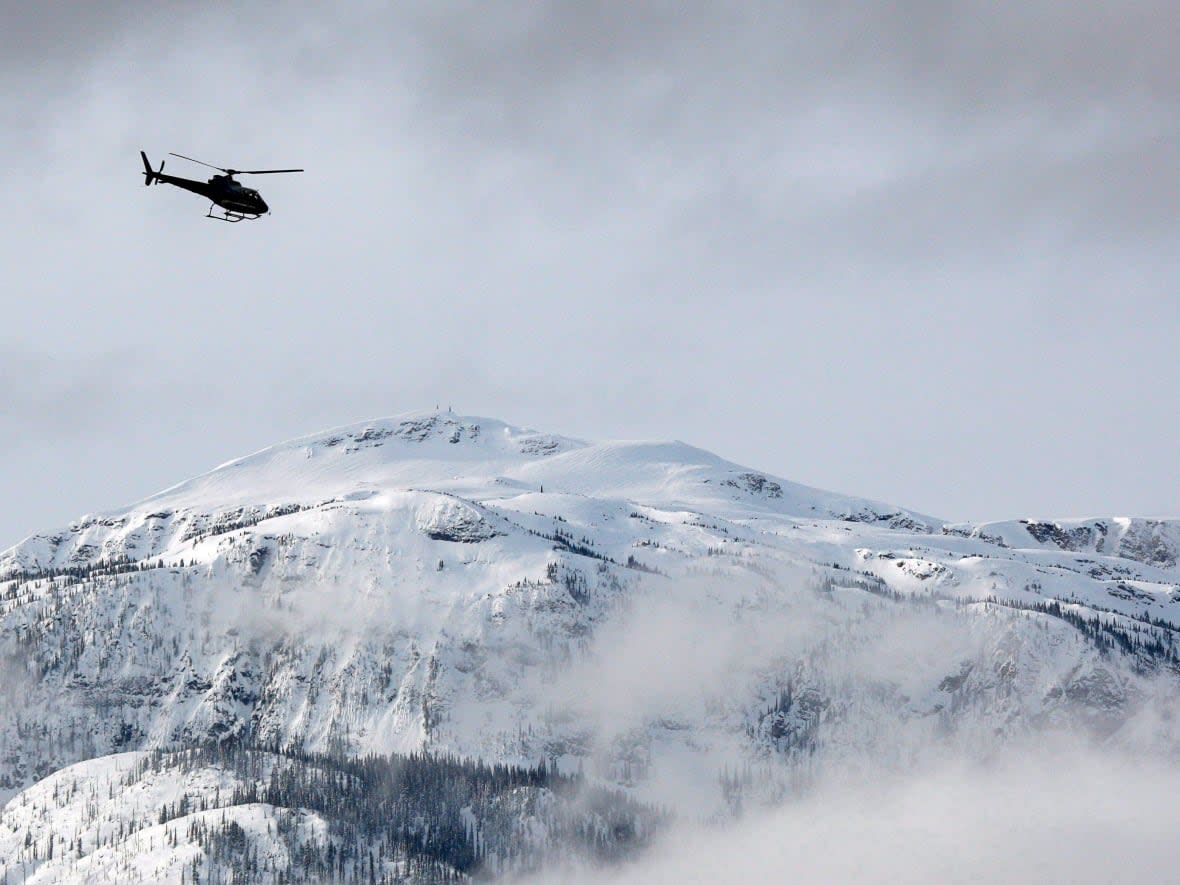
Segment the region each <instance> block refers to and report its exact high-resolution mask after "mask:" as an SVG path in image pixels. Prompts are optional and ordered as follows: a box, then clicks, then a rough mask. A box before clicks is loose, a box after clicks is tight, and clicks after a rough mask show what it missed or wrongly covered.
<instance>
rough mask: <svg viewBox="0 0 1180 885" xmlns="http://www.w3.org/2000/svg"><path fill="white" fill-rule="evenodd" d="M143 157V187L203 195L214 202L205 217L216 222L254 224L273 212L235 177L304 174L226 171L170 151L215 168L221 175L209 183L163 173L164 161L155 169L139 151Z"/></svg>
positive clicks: (275, 171) (256, 192)
mask: <svg viewBox="0 0 1180 885" xmlns="http://www.w3.org/2000/svg"><path fill="white" fill-rule="evenodd" d="M139 155H140V156H141V157H142V158H143V169H144V173H143V183H144V185H145V186H146V185H152V184H160V183H161V182H163V183H164V184H171V185H175V186H176V187H179V188H183V189H184V190H186V191H192V192H193V193H194V194H200V195H201V196H203V197H205V198H206V199H208V200H212V201H213V202H211V203H210V204H209V212H208V214H207V215H206V216H205V217H206V218H213V219H216V220H217V221H230V222H235V223H236V222H239V221H254V220H255V219H258V218H261V217H262V216H263V215H265V214H266V213H267V212H269V211H270V207H269V206H267V205H266V201H265V200H264V199H262V195H261V194H259V193H258V191H256V190H254V189H253V188H249V187H244V186H243V185H242V184H241V183H239V182H237V181H235V180H234V176H235V175H273V174H275V173H278V172H302V171H303V170H302V169H224V168H222V167H221V166H214V165H213V164H212V163H206V162H205V161H203V160H195V159H193V158H192V157H186V156H185V155H184V154H174V153H172V152H171V151H169V152H168V155H169V156H171V157H179V158H180V159H182V160H188V161H189V162H190V163H199V164H200V165H202V166H208V167H209V168H210V169H216V170H217V171H218V172H221V173H223V174H222V175H214V176H213V177H212V178H210V179H209V180H208V181H196V180H194V179H191V178H179V177H177V176H175V175H165V174H164V161H163V160H161V161H160V168H159V169H152V164H151V163H149V162H148V158H147V154H145V153H144V152H143V151H140V152H139ZM214 206H220V207H221V211H222V214H221V215H215V214H214V213H213V207H214Z"/></svg>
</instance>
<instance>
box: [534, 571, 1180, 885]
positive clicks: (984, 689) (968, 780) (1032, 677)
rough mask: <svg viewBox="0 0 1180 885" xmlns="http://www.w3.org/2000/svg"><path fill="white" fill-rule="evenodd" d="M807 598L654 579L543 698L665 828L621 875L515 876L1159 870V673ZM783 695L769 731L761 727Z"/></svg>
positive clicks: (1009, 624) (1175, 710) (1173, 719)
mask: <svg viewBox="0 0 1180 885" xmlns="http://www.w3.org/2000/svg"><path fill="white" fill-rule="evenodd" d="M837 583H838V582H837ZM816 585H817V581H816V578H815V576H814V575H812V576H809V575H807V574H806V572H804V571H803V570H801V569H784V570H783V571H782V572H781V573H779V574H777V575H775V576H774V577H773V578H771V577H769V576H767V575H750V574H748V573H747V574H746V575H744V576H743V575H742V574H741V573H738V572H735V573H733V574H730V575H727V576H725V577H721V576H720V575H709V576H701V577H700V578H699V579H696V580H690V581H687V582H683V583H681V582H665V583H664V584H660V583H659V582H657V583H656V584H654V585H649V587H648V589H647V591H646V593H639V594H637V595H636V596H635V597H634V598H633V599H632V601H631V602H630V603H629V604H628V605H627V606H625V607H624V608H623V609H622V610H620V611H619V612H618V613H617V614H616V615H615V616H614V617H612V618H611V619H610V620H608V622H607V623H605V624H604V625H602V626H601V627H600V628H599V629H598V631H597V632H596V634H595V637H594V640H593V642H592V644H591V651H590V653H589V654H588V655H587V656H586V658H585V659H583V660H582V661H580V662H577V663H575V664H574V666H573V667H572V668H571V669H570V670H569V671H568V672H567V673H566V674H564V676H563V677H562V678H560V679H558V680H557V681H556V682H555V683H554V684H553V685H552V686H551V693H550V695H549V696H548V702H549V703H555V704H559V705H560V704H562V703H564V704H565V705H566V706H567V708H568V709H570V710H574V711H576V712H577V713H578V715H580V716H584V717H587V719H588V720H589V721H591V722H593V723H594V730H595V732H594V733H595V739H596V743H595V750H594V752H595V753H596V754H597V757H598V763H599V769H598V771H599V773H606V772H608V771H610V772H613V773H615V774H617V772H618V768H617V761H618V759H619V758H620V757H627V756H629V757H630V758H632V759H638V760H640V762H641V763H642V765H641V767H642V768H643V771H642V773H641V774H640V775H639V776H637V777H635V778H634V781H633V783H631V785H630V788H629V789H630V792H631V793H632V795H636V796H638V797H640V798H643V799H646V800H648V801H652V802H657V803H659V804H661V805H664V806H665V807H669V808H671V809H673V811H674V812H675V815H676V823H675V824H674V825H673V826H672V827H671V829H670V831H669V832H667V833H666V834H664V835H663V836H662V837H661V839H660V840H659V842H658V844H657V846H656V847H655V848H654V849H653V850H651V851H650V852H649V853H647V854H646V855H645V856H644V857H643V858H641V859H640V860H639V861H638V862H636V863H634V864H631V865H625V866H622V867H619V868H615V869H609V870H587V869H571V868H568V867H563V868H561V869H560V871H556V870H549V871H547V872H546V874H545V875H543V876H540V877H538V878H534V879H529V880H525V881H528V882H549V881H554V882H556V881H573V882H579V883H586V885H615V883H618V885H623V883H640V882H642V883H651V882H669V883H671V882H677V883H680V882H697V881H699V882H716V883H723V885H724V883H749V882H775V881H804V882H807V881H823V882H930V883H936V882H952V881H953V882H976V881H979V882H999V881H1058V882H1111V881H1126V880H1130V879H1135V878H1138V879H1142V880H1156V881H1158V880H1162V879H1165V878H1168V876H1170V875H1171V874H1172V872H1173V871H1174V870H1175V869H1176V868H1177V867H1176V864H1177V863H1178V862H1180V818H1177V816H1176V814H1175V813H1174V806H1175V796H1176V795H1177V791H1178V790H1180V771H1178V770H1177V767H1176V763H1177V761H1180V703H1178V700H1180V698H1178V694H1177V690H1176V686H1175V681H1174V676H1173V675H1172V674H1171V673H1168V672H1164V673H1161V674H1158V675H1150V674H1146V673H1143V672H1138V671H1137V668H1135V667H1133V666H1131V664H1130V663H1129V661H1128V660H1127V659H1122V658H1119V657H1118V656H1117V655H1104V654H1100V653H1099V652H1098V651H1097V650H1096V649H1095V648H1094V647H1093V646H1091V645H1090V644H1089V643H1088V642H1087V641H1086V640H1084V639H1083V638H1082V637H1081V636H1080V634H1078V633H1077V632H1076V631H1075V630H1074V629H1073V628H1072V627H1069V626H1067V625H1065V624H1063V623H1062V622H1060V621H1055V620H1053V619H1051V618H1045V617H1043V616H1039V615H1030V614H1028V613H1020V612H1013V611H1010V610H1003V609H997V608H994V607H988V606H972V607H958V606H954V605H951V604H934V603H922V602H920V601H918V602H917V603H915V602H913V601H911V602H906V603H901V602H898V601H896V600H892V599H884V598H881V597H879V596H874V595H871V594H869V593H865V592H863V591H862V590H858V589H852V588H846V589H840V588H839V587H838V586H837V587H836V588H835V589H829V588H827V587H826V586H825V587H824V588H823V589H819V590H817V589H816ZM788 684H789V685H790V691H791V692H793V694H794V698H795V701H794V703H793V705H791V706H790V707H789V708H788V710H787V711H786V715H785V716H784V717H783V718H781V719H780V720H779V725H778V726H774V724H773V717H769V718H768V717H767V716H765V715H764V713H767V712H768V708H769V706H770V705H771V704H772V702H773V701H774V699H775V697H776V693H777V692H780V691H781V690H782V689H783V687H784V686H786V685H788ZM775 728H777V731H776V730H775ZM612 760H613V761H614V763H615V765H616V767H615V768H614V769H611V768H610V767H609V765H610V763H611V761H612ZM726 777H732V778H733V779H734V781H735V784H736V787H737V788H736V794H730V795H728V796H726V795H724V793H725V791H724V789H723V788H722V785H721V781H722V780H723V778H726Z"/></svg>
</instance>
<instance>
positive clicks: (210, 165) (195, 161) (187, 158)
mask: <svg viewBox="0 0 1180 885" xmlns="http://www.w3.org/2000/svg"><path fill="white" fill-rule="evenodd" d="M168 155H169V156H171V157H180V159H182V160H188V161H189V162H190V163H199V164H200V165H202V166H208V167H209V168H210V169H216V170H217V171H218V172H224V173H226V174H227V175H233V174H234V170H232V169H223V168H221V167H220V166H214V165H213V164H212V163H206V162H205V161H204V160H196V159H194V158H192V157H186V156H185V155H184V154H176V153H173V152H172V151H168Z"/></svg>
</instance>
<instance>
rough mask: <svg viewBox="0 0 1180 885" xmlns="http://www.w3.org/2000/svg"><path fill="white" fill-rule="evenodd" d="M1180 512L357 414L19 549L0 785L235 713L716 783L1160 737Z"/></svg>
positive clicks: (446, 747) (646, 788)
mask: <svg viewBox="0 0 1180 885" xmlns="http://www.w3.org/2000/svg"><path fill="white" fill-rule="evenodd" d="M1178 530H1180V523H1177V522H1175V521H1161V520H1156V521H1144V520H1086V521H1075V522H1056V523H1049V522H1023V523H1022V522H1013V523H997V524H988V525H982V526H944V525H943V524H942V523H941V522H940V521H939V520H936V519H933V518H931V517H928V516H924V515H922V514H918V513H914V512H912V511H909V510H906V509H904V508H900V507H894V506H889V505H885V504H880V503H876V502H872V501H867V500H863V499H858V498H851V497H846V496H842V495H836V494H832V493H828V492H822V491H818V490H813V489H808V488H806V487H803V486H799V485H796V484H793V483H790V482H788V481H786V480H784V479H780V478H776V477H771V476H767V475H765V474H762V473H760V472H758V471H755V470H751V469H748V468H744V467H740V466H737V465H734V464H731V463H729V462H726V461H724V460H722V459H720V458H718V457H716V456H714V455H711V454H709V453H707V452H703V451H701V450H699V449H696V448H693V447H691V446H688V445H684V444H682V443H639V442H612V443H590V442H585V441H581V440H573V439H568V438H565V437H560V436H555V435H550V434H544V433H538V432H535V431H529V430H522V429H519V428H514V427H511V426H509V425H507V424H504V423H502V422H499V421H494V420H490V419H484V418H467V417H459V416H456V415H453V414H450V413H447V412H441V413H439V412H425V413H414V414H410V415H404V416H399V417H396V418H391V419H387V420H382V421H376V422H371V423H368V424H364V425H357V426H355V427H349V428H342V429H339V430H335V431H330V432H327V433H322V434H316V435H313V436H309V437H305V438H303V439H299V440H295V441H292V442H290V443H285V444H282V445H278V446H274V447H272V448H269V449H265V450H263V451H261V452H258V453H256V454H254V455H251V456H248V457H246V458H242V459H239V460H236V461H232V462H230V463H228V464H225V465H222V466H221V467H219V468H217V469H216V470H214V471H211V472H210V473H208V474H205V475H203V476H200V477H197V478H195V479H192V480H189V481H187V482H184V483H182V484H180V485H178V486H175V487H173V488H171V489H168V490H166V491H164V492H161V493H160V494H158V495H155V496H153V497H152V498H150V499H148V500H146V501H144V502H141V503H139V504H136V505H133V506H131V507H128V508H126V509H123V510H120V511H116V512H113V513H109V514H102V515H96V516H90V517H86V518H84V519H82V520H80V521H78V522H77V523H75V524H73V525H71V526H69V527H67V528H66V529H64V530H62V531H61V532H58V533H55V534H53V535H46V536H34V537H32V538H29V539H28V540H26V541H24V542H23V543H21V544H19V545H17V546H16V547H14V548H12V549H10V550H8V551H5V552H4V553H3V554H0V637H3V638H4V641H5V644H4V647H3V652H4V654H5V663H4V664H3V668H4V673H3V675H4V676H5V678H4V679H3V680H0V760H2V762H0V798H3V797H7V796H11V795H13V794H14V793H16V792H17V791H18V790H21V789H23V788H24V787H26V786H28V785H29V784H31V783H33V782H34V781H36V780H38V779H40V778H43V777H45V776H47V775H50V774H51V773H52V772H53V771H55V770H57V769H58V768H61V767H62V766H64V765H67V764H70V763H73V762H77V761H79V760H83V759H89V758H92V757H97V756H102V755H104V754H108V753H113V752H121V751H130V750H135V751H139V750H143V749H145V748H153V747H175V746H186V745H193V744H200V743H202V742H207V741H209V740H224V739H225V738H226V737H231V736H232V737H235V738H239V739H241V740H244V741H247V742H251V743H255V744H264V745H267V746H279V747H289V748H298V749H306V750H316V751H331V752H334V753H339V754H345V755H360V754H365V753H369V752H381V753H384V752H390V751H408V750H414V749H419V748H423V747H425V748H430V749H434V750H440V751H454V752H458V753H462V754H465V755H468V756H471V757H478V758H484V759H492V760H502V761H511V762H518V763H527V764H535V763H536V762H537V760H538V759H542V758H543V759H546V760H548V761H549V763H550V764H552V765H554V766H557V767H559V768H561V769H562V770H563V771H576V770H579V769H580V770H584V771H585V772H586V773H587V775H589V776H590V777H591V778H593V779H597V780H600V781H605V782H610V783H616V784H621V785H625V786H627V787H629V788H630V789H632V790H633V791H634V792H635V794H636V795H637V796H640V797H645V798H652V799H656V800H659V801H661V802H665V803H669V804H671V805H674V806H675V807H678V808H680V809H682V810H685V811H686V812H687V813H690V814H694V815H704V816H707V815H710V814H715V813H724V812H726V810H727V809H729V808H732V807H735V806H736V805H739V804H740V802H741V801H742V799H741V797H742V796H743V795H744V796H745V797H746V800H747V801H748V800H749V799H750V798H751V797H753V796H757V797H759V798H761V799H763V800H767V801H769V800H773V799H774V798H775V797H778V796H782V795H784V794H787V793H790V792H792V791H795V790H799V789H803V788H804V787H805V784H806V783H807V781H808V780H809V778H810V777H811V776H812V774H813V773H814V772H815V770H816V769H817V767H821V766H824V765H832V764H836V763H837V761H838V762H839V764H841V765H846V766H855V765H858V764H864V765H881V764H887V765H901V766H904V765H905V764H907V760H908V759H912V758H914V757H916V756H918V755H920V754H923V753H928V752H929V750H930V747H931V746H935V745H939V746H951V745H953V746H957V747H960V748H963V747H973V746H975V747H981V748H987V747H992V746H994V745H995V743H996V742H997V741H1002V740H1004V739H1006V738H1005V736H1010V735H1011V736H1014V735H1021V734H1028V733H1031V732H1034V731H1037V730H1040V729H1045V728H1056V727H1062V728H1067V729H1071V730H1082V731H1085V732H1087V733H1090V734H1092V735H1094V736H1095V737H1096V738H1098V739H1101V740H1108V741H1120V742H1123V743H1125V744H1128V745H1132V746H1133V745H1137V744H1140V743H1142V744H1152V745H1156V744H1159V743H1161V742H1162V743H1165V744H1168V743H1169V742H1174V741H1175V736H1174V735H1173V734H1172V732H1171V729H1172V728H1173V726H1171V725H1169V724H1168V723H1169V722H1170V721H1172V720H1169V719H1168V718H1167V717H1166V716H1160V715H1157V714H1158V712H1159V704H1160V703H1163V701H1161V700H1160V698H1161V697H1162V695H1161V691H1162V692H1164V694H1166V693H1167V690H1168V689H1167V688H1166V687H1167V686H1170V685H1171V677H1170V676H1168V678H1166V679H1164V680H1163V681H1162V682H1161V680H1160V678H1159V677H1158V676H1156V675H1154V674H1159V673H1164V674H1170V673H1171V672H1172V670H1173V668H1175V666H1176V648H1175V635H1176V631H1177V628H1178V627H1180V607H1178V606H1177V605H1176V604H1175V600H1176V599H1177V598H1180V594H1178V589H1177V588H1178V586H1180V569H1178V567H1177V563H1176V556H1175V551H1176V550H1177V549H1178V548H1177V540H1178V538H1180V531H1178ZM1161 685H1163V686H1165V688H1161ZM1168 703H1170V701H1168ZM884 736H888V739H884ZM751 765H757V766H760V775H759V776H758V777H757V778H751V777H749V776H748V774H744V775H742V776H741V777H739V776H737V775H735V774H732V773H733V772H738V771H746V772H748V770H749V766H751ZM43 786H44V785H42V787H43ZM34 789H41V788H40V787H37V788H34ZM23 801H28V794H26V796H25V797H24V798H23V799H22V798H21V797H18V798H17V799H14V800H13V803H16V804H15V805H14V804H10V805H9V807H8V809H7V810H6V811H5V812H4V815H6V816H7V817H0V823H2V822H3V821H5V820H8V821H12V820H15V818H12V817H11V815H13V814H16V813H17V812H16V811H15V810H14V809H16V808H19V807H20V804H21V803H22V802H23ZM46 813H47V814H49V815H50V816H51V817H53V815H54V814H56V812H52V813H51V812H48V811H47V812H46ZM62 813H64V812H62ZM242 813H243V814H247V812H242ZM257 813H258V814H261V813H262V812H257ZM249 815H255V816H254V817H249ZM247 816H248V817H249V820H251V821H255V823H257V821H261V820H262V818H261V817H257V815H256V812H255V811H250V812H248V814H247ZM62 820H64V818H63V819H62ZM59 824H60V825H61V826H67V824H64V823H61V822H60V821H59V822H58V824H53V825H52V826H58V825H59ZM242 826H243V827H246V823H243V824H242ZM62 832H63V833H64V832H65V831H64V830H63V831H62ZM173 847H175V846H173ZM153 850H154V849H153ZM182 855H183V856H182ZM170 857H171V855H170ZM185 858H188V855H187V854H183V852H182V853H181V854H177V855H176V858H175V860H176V861H177V862H178V863H179V862H181V861H183V860H185ZM93 862H96V863H97V861H93ZM160 862H161V863H164V862H165V860H160ZM167 862H169V863H171V862H172V861H171V860H168V861H167Z"/></svg>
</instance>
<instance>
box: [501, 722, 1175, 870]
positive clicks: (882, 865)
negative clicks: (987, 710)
mask: <svg viewBox="0 0 1180 885" xmlns="http://www.w3.org/2000/svg"><path fill="white" fill-rule="evenodd" d="M1177 790H1180V773H1178V772H1177V771H1176V768H1175V765H1174V762H1173V763H1172V764H1169V763H1168V762H1166V761H1163V760H1160V759H1134V758H1131V757H1128V756H1125V755H1122V754H1119V753H1117V752H1105V753H1104V752H1098V751H1094V750H1090V751H1086V750H1083V749H1080V748H1077V747H1070V746H1068V745H1065V746H1062V745H1060V744H1058V743H1055V742H1046V743H1043V744H1039V745H1037V746H1026V747H1024V748H1022V749H1020V750H1014V751H1013V752H1012V754H1011V755H1009V756H1006V757H1005V758H1003V759H1001V760H998V761H996V762H994V763H993V764H990V765H979V764H972V763H966V762H959V763H956V764H946V765H941V766H936V767H932V768H928V769H925V770H921V771H916V772H912V773H910V774H909V775H908V776H906V777H897V776H882V777H880V778H877V779H866V780H862V781H859V782H856V783H841V782H839V781H838V780H834V781H833V782H830V783H824V784H821V785H818V786H817V788H816V790H815V791H814V792H813V793H812V794H811V795H809V796H808V797H807V798H805V799H802V800H799V801H793V802H788V803H787V804H786V805H785V806H783V807H781V808H778V809H775V810H772V811H763V812H758V813H752V814H750V815H748V816H747V817H745V818H744V819H742V820H740V821H737V822H734V823H730V824H726V825H719V826H712V827H707V826H699V825H692V824H685V825H682V826H680V827H677V828H675V829H674V830H673V831H672V832H670V833H669V834H668V835H667V836H666V837H665V838H664V839H662V840H661V841H660V842H659V844H658V845H657V846H656V847H655V848H654V849H653V850H652V851H651V852H650V853H649V854H648V855H647V856H645V857H644V858H643V859H642V860H640V861H639V862H637V863H634V864H630V865H627V866H623V867H620V868H616V869H611V870H605V871H604V870H597V871H589V870H586V869H570V868H566V869H563V870H561V871H560V873H558V872H555V871H549V872H548V873H546V874H545V875H544V876H540V877H536V878H532V879H528V880H524V881H527V882H533V883H538V882H557V881H562V882H571V883H578V885H630V883H644V885H651V883H665V882H666V883H683V882H709V883H716V885H745V883H750V882H793V881H797V882H882V883H885V882H888V883H896V882H913V883H945V882H1074V883H1090V882H1093V883H1098V882H1106V883H1108V882H1128V881H1166V880H1169V879H1170V878H1172V877H1173V876H1174V875H1175V871H1176V869H1177V868H1178V864H1180V838H1177V837H1178V836H1180V824H1178V823H1177V817H1176V813H1175V803H1176V798H1175V797H1176V795H1177Z"/></svg>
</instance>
